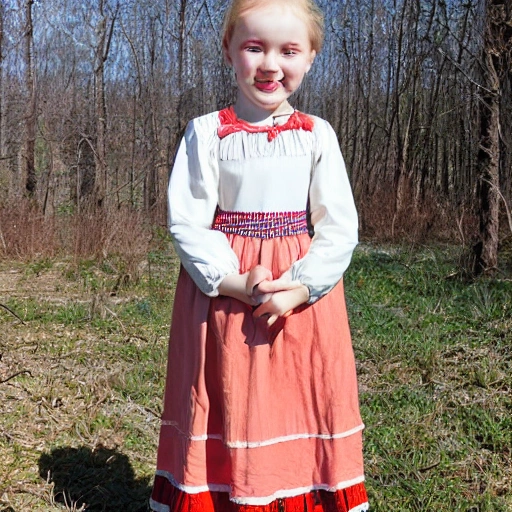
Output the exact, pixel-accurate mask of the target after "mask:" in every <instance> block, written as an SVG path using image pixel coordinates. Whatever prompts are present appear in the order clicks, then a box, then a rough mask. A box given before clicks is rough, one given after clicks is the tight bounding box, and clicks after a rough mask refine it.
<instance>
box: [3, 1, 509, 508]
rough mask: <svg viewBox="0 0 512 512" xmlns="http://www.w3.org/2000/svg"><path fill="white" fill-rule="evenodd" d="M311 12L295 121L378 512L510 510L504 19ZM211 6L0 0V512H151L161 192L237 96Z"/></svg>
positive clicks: (494, 12) (504, 9)
mask: <svg viewBox="0 0 512 512" xmlns="http://www.w3.org/2000/svg"><path fill="white" fill-rule="evenodd" d="M319 3H320V5H321V7H322V8H323V9H324V11H325V14H326V42H325V47H324V50H323V52H322V53H321V54H320V55H319V56H318V58H317V60H316V62H315V65H314V67H313V70H312V72H311V73H310V74H309V75H308V77H307V80H306V83H305V84H304V85H303V87H302V88H301V90H300V91H299V92H298V94H297V96H296V97H295V98H294V100H293V103H294V104H295V106H296V107H298V108H299V109H301V110H303V111H306V112H311V113H313V114H317V115H320V116H322V117H324V118H327V119H328V120H329V121H330V122H331V123H332V125H333V126H334V128H335V130H336V132H337V134H338V136H339V140H340V145H341V147H342V150H343V153H344V155H345V158H346V161H347V164H348V168H349V173H350V179H351V182H352V186H353V189H354V193H355V197H356V202H357V206H358V210H359V214H360V221H361V235H362V238H363V243H362V244H361V245H360V246H359V247H358V248H357V250H356V251H355V253H354V258H353V261H352V263H351V266H350V267H349V269H348V271H347V273H346V275H345V278H346V279H345V282H344V284H345V290H346V296H347V308H348V311H349V316H350V323H351V331H352V334H353V343H354V350H355V355H356V360H357V371H358V377H359V390H360V401H361V410H362V415H363V418H364V421H365V424H366V429H365V443H364V449H365V454H364V456H365V470H366V475H367V480H366V482H367V488H368V492H369V495H370V502H371V506H372V510H374V511H375V512H389V510H394V511H397V512H430V511H436V512H511V511H512V449H511V447H512V415H511V411H512V393H511V389H512V372H511V371H510V368H511V367H512V351H511V343H510V340H511V339H512V301H511V297H512V279H511V275H512V250H511V249H512V219H511V215H510V206H512V173H511V165H512V154H511V147H512V146H511V144H512V130H511V129H510V127H511V122H512V90H511V89H512V86H511V84H512V80H511V78H512V77H511V69H512V65H511V64H512V57H511V52H512V41H511V40H512V1H511V0H457V1H455V0H358V1H356V0H336V1H334V0H330V1H329V0H321V1H319ZM226 4H227V2H226V1H219V0H173V1H171V0H137V1H136V0H122V1H121V0H118V1H116V0H90V1H83V0H80V1H79V0H39V1H36V0H0V330H1V333H2V335H1V336H0V404H1V405H0V512H17V511H26V510H40V511H47V512H50V511H51V512H54V511H62V510H65V511H69V512H78V511H83V510H90V511H98V512H101V511H106V510H126V511H127V512H146V510H147V502H148V497H149V494H150V492H151V485H152V481H153V473H154V468H155V456H156V442H157V439H158V429H159V425H160V415H161V406H162V404H161V399H162V394H163V389H162V388H163V384H164V379H165V371H166V354H167V344H168V332H169V320H170V318H171V307H172V292H173V290H174V287H175V284H176V280H177V276H178V273H179V261H178V259H177V257H176V256H175V254H174V252H173V250H172V245H171V240H170V235H169V234H168V231H167V229H166V201H165V195H166V194H165V193H166V187H167V181H168V174H169V169H170V166H171V164H172V160H173V157H174V153H175V151H176V146H177V144H178V141H179V139H180V137H181V134H182V133H183V130H184V128H185V125H186V123H187V122H188V120H189V119H190V118H192V117H194V116H197V115H201V114H203V113H206V112H211V111H213V110H215V109H219V108H222V107H224V106H226V105H228V104H229V103H231V102H232V101H233V98H234V93H235V89H234V82H233V78H232V76H231V72H230V70H229V69H228V68H227V67H226V66H225V65H224V63H223V61H222V52H221V46H220V25H221V22H222V17H223V14H224V10H225V8H226ZM440 242H444V243H440ZM498 256H499V258H498ZM475 274H479V275H478V277H477V278H475Z"/></svg>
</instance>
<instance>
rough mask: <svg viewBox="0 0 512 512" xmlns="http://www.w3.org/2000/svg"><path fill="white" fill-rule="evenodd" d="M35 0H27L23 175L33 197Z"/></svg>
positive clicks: (34, 170) (27, 190) (26, 186)
mask: <svg viewBox="0 0 512 512" xmlns="http://www.w3.org/2000/svg"><path fill="white" fill-rule="evenodd" d="M33 5H34V0H25V88H26V92H27V110H26V115H25V154H24V165H23V174H24V181H25V192H26V193H27V195H28V196H29V197H33V196H34V194H35V190H36V185H37V179H36V168H35V143H36V87H35V83H34V79H35V77H34V68H33V47H34V25H33V21H32V6H33Z"/></svg>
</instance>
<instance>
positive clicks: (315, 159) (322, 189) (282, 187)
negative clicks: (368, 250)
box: [168, 112, 358, 303]
mask: <svg viewBox="0 0 512 512" xmlns="http://www.w3.org/2000/svg"><path fill="white" fill-rule="evenodd" d="M310 117H311V118H312V119H313V120H314V128H313V130H312V131H311V132H310V131H306V130H302V129H291V130H286V131H282V132H281V133H279V135H277V137H276V138H275V139H273V140H272V141H270V142H269V140H268V136H267V133H247V132H245V131H239V132H236V133H232V134H230V135H228V136H226V137H224V138H222V139H221V138H220V137H219V136H218V134H217V128H218V127H219V124H220V121H219V113H218V112H213V113H211V114H207V115H205V116H202V117H199V118H196V119H193V120H192V121H190V123H189V124H188V126H187V129H186V132H185V136H184V137H183V140H182V141H181V144H180V147H179V149H178V153H177V155H176V159H175V162H174V167H173V170H172V173H171V178H170V181H169V190H168V201H169V225H170V231H171V234H172V237H173V243H174V245H175V248H176V251H177V253H178V256H179V257H180V259H181V262H182V264H183V266H184V267H185V269H186V270H187V272H188V273H189V274H190V276H191V278H192V279H193V280H194V282H195V283H196V284H197V286H198V287H199V288H200V290H201V291H202V292H203V293H205V294H206V295H208V296H210V297H215V296H217V295H218V293H219V292H218V287H219V284H220V283H221V281H222V280H223V279H224V277H225V276H226V275H227V274H230V273H236V272H238V271H239V262H238V258H237V256H236V255H235V253H234V252H233V250H232V249H231V247H230V245H229V242H228V239H227V238H226V236H225V235H224V233H222V232H220V231H216V230H212V229H210V228H211V226H212V223H213V219H214V216H215V211H216V209H217V206H218V207H219V208H220V209H221V210H225V211H238V212H292V211H293V212H296V211H304V210H306V207H307V204H308V199H309V211H310V213H311V224H312V225H313V227H314V236H313V239H312V243H311V246H310V248H309V251H308V253H307V254H306V255H305V256H304V257H303V258H302V259H300V260H298V261H296V262H295V263H294V264H293V265H292V267H291V268H290V270H289V271H288V272H289V275H290V278H291V279H292V280H298V281H300V282H301V283H302V284H304V285H306V286H307V287H308V289H309V291H310V299H309V302H310V303H313V302H315V301H316V300H318V299H319V298H320V297H322V296H323V295H325V294H326V293H328V292H329V291H330V290H331V289H332V288H333V287H334V286H335V284H336V283H337V282H338V281H339V280H340V279H341V277H342V276H343V273H344V272H345V270H346V268H347V267H348V265H349V263H350V259H351V257H352V252H353V251H354V248H355V246H356V245H357V229H358V220H357V213H356V209H355V205H354V200H353V197H352V192H351V189H350V184H349V180H348V176H347V173H346V170H345V163H344V161H343V157H342V155H341V151H340V149H339V145H338V141H337V138H336V134H335V133H334V130H333V129H332V127H331V126H330V124H329V123H328V122H327V121H324V120H323V119H320V118H318V117H314V116H310Z"/></svg>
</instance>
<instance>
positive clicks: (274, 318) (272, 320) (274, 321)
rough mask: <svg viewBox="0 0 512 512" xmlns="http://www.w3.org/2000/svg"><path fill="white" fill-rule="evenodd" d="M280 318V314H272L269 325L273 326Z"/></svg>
mask: <svg viewBox="0 0 512 512" xmlns="http://www.w3.org/2000/svg"><path fill="white" fill-rule="evenodd" d="M278 318H279V315H270V316H269V317H268V320H267V325H268V326H269V327H272V326H273V325H274V324H275V323H276V321H277V319H278Z"/></svg>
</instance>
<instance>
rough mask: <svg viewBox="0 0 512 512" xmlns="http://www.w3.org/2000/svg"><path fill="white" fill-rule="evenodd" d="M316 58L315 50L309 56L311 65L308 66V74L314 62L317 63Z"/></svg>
mask: <svg viewBox="0 0 512 512" xmlns="http://www.w3.org/2000/svg"><path fill="white" fill-rule="evenodd" d="M315 57H316V51H315V50H311V53H310V55H309V63H308V65H307V66H306V73H307V72H308V71H309V70H310V69H311V66H312V65H313V62H314V61H315Z"/></svg>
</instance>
